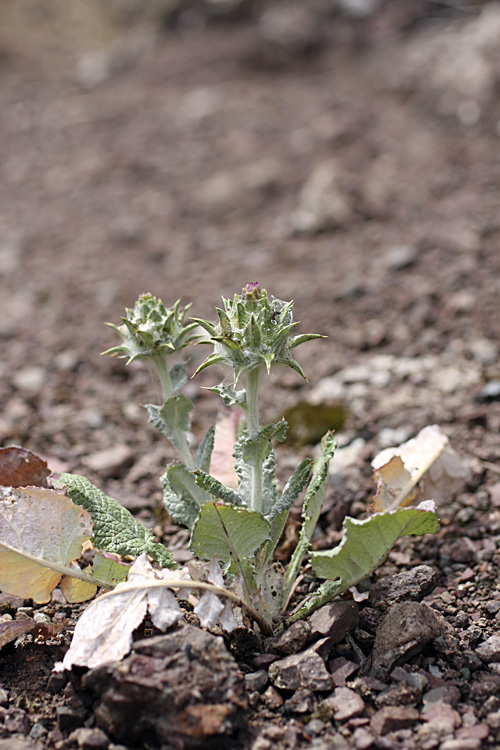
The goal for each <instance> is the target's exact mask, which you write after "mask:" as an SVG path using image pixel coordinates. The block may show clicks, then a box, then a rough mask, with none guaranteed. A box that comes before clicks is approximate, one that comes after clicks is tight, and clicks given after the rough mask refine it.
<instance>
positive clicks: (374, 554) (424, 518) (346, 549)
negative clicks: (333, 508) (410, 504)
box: [311, 504, 438, 595]
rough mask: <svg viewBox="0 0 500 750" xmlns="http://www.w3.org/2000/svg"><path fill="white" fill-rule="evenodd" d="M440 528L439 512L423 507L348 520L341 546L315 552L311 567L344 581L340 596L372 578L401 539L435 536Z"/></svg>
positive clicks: (323, 575) (327, 576)
mask: <svg viewBox="0 0 500 750" xmlns="http://www.w3.org/2000/svg"><path fill="white" fill-rule="evenodd" d="M422 505H426V504H422ZM432 505H433V504H432ZM437 528H438V518H437V513H436V511H435V510H427V509H426V508H425V507H424V508H422V507H421V506H420V507H418V506H417V507H416V508H399V509H398V510H395V511H391V512H388V513H377V514H376V515H374V516H371V517H370V518H366V519H364V520H358V519H356V518H349V517H347V518H346V519H345V520H344V523H343V531H344V533H343V536H342V541H341V542H340V544H339V545H338V547H335V549H333V550H329V551H327V552H313V553H312V555H311V563H312V567H313V570H314V572H315V573H316V574H317V575H318V576H319V577H320V578H328V579H330V580H339V581H341V582H342V586H341V590H340V592H338V593H342V592H343V591H346V590H347V589H348V588H350V587H351V586H355V585H356V584H357V583H359V582H360V581H362V580H363V579H364V578H367V577H368V576H370V575H371V574H372V573H373V571H374V570H375V569H376V568H378V567H379V565H381V564H382V563H383V562H384V560H385V559H386V557H387V555H388V554H389V552H390V551H391V549H392V547H393V545H394V543H395V542H396V541H397V540H398V539H399V538H400V537H402V536H409V535H412V534H415V535H417V536H421V535H422V534H434V533H435V532H436V531H437ZM338 593H337V595H338Z"/></svg>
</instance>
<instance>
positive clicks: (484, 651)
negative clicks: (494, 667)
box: [476, 635, 500, 664]
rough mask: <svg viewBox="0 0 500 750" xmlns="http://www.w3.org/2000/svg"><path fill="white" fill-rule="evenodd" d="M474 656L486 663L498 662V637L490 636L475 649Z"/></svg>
mask: <svg viewBox="0 0 500 750" xmlns="http://www.w3.org/2000/svg"><path fill="white" fill-rule="evenodd" d="M476 654H478V655H479V656H480V657H481V659H482V660H483V661H484V662H485V663H486V664H488V663H490V662H499V661H500V635H492V636H490V637H489V638H488V639H487V640H486V641H484V643H481V645H480V646H478V647H477V648H476Z"/></svg>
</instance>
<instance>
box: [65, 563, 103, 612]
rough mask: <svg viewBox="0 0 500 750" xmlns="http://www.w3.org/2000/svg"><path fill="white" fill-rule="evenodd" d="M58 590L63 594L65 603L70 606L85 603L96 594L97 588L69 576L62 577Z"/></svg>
mask: <svg viewBox="0 0 500 750" xmlns="http://www.w3.org/2000/svg"><path fill="white" fill-rule="evenodd" d="M89 572H90V571H89ZM59 588H60V589H61V591H62V592H63V594H64V598H65V599H66V601H67V602H69V603H70V604H77V603H78V602H87V601H88V600H89V599H92V597H93V596H95V595H96V593H97V586H95V585H94V584H93V583H88V582H87V581H81V580H80V579H79V578H73V577H71V576H63V577H62V579H61V582H60V583H59Z"/></svg>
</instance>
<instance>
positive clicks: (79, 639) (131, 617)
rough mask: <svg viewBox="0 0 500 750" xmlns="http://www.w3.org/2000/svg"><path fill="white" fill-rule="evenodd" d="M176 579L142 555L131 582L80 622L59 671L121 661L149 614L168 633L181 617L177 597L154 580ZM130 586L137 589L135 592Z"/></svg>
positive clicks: (90, 609)
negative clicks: (168, 629) (167, 630)
mask: <svg viewBox="0 0 500 750" xmlns="http://www.w3.org/2000/svg"><path fill="white" fill-rule="evenodd" d="M171 578H173V575H172V571H170V570H161V571H156V570H154V569H153V567H152V565H151V563H150V562H149V560H148V558H147V555H146V554H142V555H140V557H138V558H137V560H136V561H135V563H134V564H133V565H132V567H131V568H130V573H129V576H128V580H127V581H126V582H124V583H119V584H118V585H117V586H116V588H115V589H114V591H113V592H112V594H107V595H104V596H101V597H99V598H98V599H95V600H94V601H93V602H92V604H90V606H89V607H87V609H86V610H85V612H84V613H83V614H82V616H81V617H80V619H79V620H78V622H77V624H76V628H75V632H74V635H73V640H72V642H71V646H70V648H69V650H68V651H67V653H66V655H65V657H64V660H63V661H62V662H61V663H59V664H57V665H56V670H57V671H62V670H64V669H71V667H73V666H75V665H77V666H83V667H89V668H93V667H97V666H101V665H102V664H107V663H108V662H112V661H119V660H120V659H122V658H123V657H124V656H125V655H126V654H128V652H129V651H130V649H131V647H132V639H133V632H134V630H135V629H136V628H137V627H138V626H139V625H140V624H141V622H142V621H143V620H144V618H145V617H146V614H147V613H148V611H149V614H150V615H151V618H152V619H153V623H154V625H155V626H156V627H158V628H159V629H160V630H165V629H166V628H167V627H169V626H170V625H173V624H174V623H175V622H177V621H178V620H179V619H180V618H181V617H182V611H181V609H180V607H179V605H178V602H177V600H176V598H175V596H174V595H173V594H172V592H171V591H170V590H169V589H168V588H167V587H165V588H164V587H152V586H151V583H152V582H153V581H158V580H162V579H168V580H169V579H171ZM131 586H134V588H133V589H132V588H131Z"/></svg>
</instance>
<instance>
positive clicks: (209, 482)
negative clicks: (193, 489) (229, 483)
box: [194, 470, 243, 506]
mask: <svg viewBox="0 0 500 750" xmlns="http://www.w3.org/2000/svg"><path fill="white" fill-rule="evenodd" d="M194 477H195V481H196V484H197V485H198V487H201V488H202V489H203V490H206V491H207V492H209V493H210V494H211V495H212V497H214V498H216V499H217V500H222V501H223V502H224V503H229V504H230V505H237V506H240V505H242V504H243V503H242V501H241V497H240V496H239V494H238V493H237V492H235V491H234V490H231V489H229V487H226V486H225V485H223V484H222V482H219V480H218V479H215V478H214V477H211V476H210V474H207V473H206V472H204V471H200V470H198V471H196V472H194Z"/></svg>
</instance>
